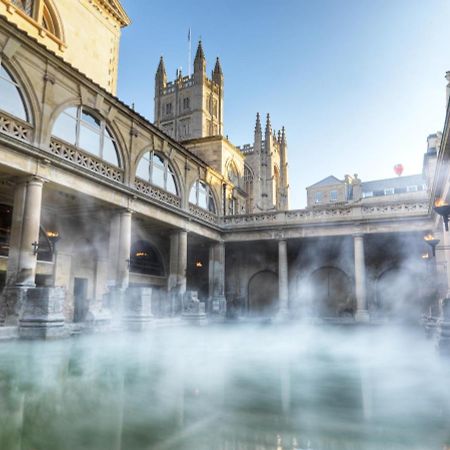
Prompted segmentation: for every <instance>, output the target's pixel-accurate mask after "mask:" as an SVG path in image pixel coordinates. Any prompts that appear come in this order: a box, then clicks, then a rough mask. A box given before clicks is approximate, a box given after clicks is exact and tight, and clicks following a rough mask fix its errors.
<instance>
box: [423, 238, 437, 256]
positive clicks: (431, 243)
mask: <svg viewBox="0 0 450 450" xmlns="http://www.w3.org/2000/svg"><path fill="white" fill-rule="evenodd" d="M424 240H425V242H426V243H427V244H428V245H429V246H430V247H431V250H432V252H433V258H434V257H435V256H436V246H437V245H438V244H439V239H436V238H435V237H434V236H433V235H432V234H427V235H426V236H425V237H424Z"/></svg>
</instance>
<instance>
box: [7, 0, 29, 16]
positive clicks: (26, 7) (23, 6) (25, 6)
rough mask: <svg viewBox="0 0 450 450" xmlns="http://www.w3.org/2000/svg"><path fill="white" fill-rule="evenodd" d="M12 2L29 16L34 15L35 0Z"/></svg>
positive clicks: (15, 0) (16, 0) (12, 0)
mask: <svg viewBox="0 0 450 450" xmlns="http://www.w3.org/2000/svg"><path fill="white" fill-rule="evenodd" d="M11 3H12V4H13V5H14V6H16V7H17V8H19V9H20V10H21V11H23V12H24V13H25V14H26V15H27V16H30V17H33V9H34V8H33V7H34V0H11Z"/></svg>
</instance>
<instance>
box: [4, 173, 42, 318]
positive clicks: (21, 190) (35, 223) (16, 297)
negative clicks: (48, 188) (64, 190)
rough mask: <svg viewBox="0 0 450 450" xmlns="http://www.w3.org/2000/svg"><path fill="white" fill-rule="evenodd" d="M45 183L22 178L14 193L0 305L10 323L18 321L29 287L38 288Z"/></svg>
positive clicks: (34, 178) (39, 180) (39, 179)
mask: <svg viewBox="0 0 450 450" xmlns="http://www.w3.org/2000/svg"><path fill="white" fill-rule="evenodd" d="M43 184H44V181H43V180H42V179H41V178H38V177H28V178H25V179H21V180H20V181H19V182H18V183H17V185H16V189H15V193H14V205H13V217H12V224H11V237H10V250H9V257H8V268H7V277H6V287H5V289H4V292H3V296H2V303H1V308H0V317H2V318H3V319H6V322H7V323H11V324H16V323H17V318H18V315H19V311H20V308H21V305H22V302H23V300H24V298H25V295H26V292H27V290H28V289H30V288H34V287H35V277H36V264H37V248H38V242H39V229H40V222H41V204H42V189H43ZM33 244H34V245H33Z"/></svg>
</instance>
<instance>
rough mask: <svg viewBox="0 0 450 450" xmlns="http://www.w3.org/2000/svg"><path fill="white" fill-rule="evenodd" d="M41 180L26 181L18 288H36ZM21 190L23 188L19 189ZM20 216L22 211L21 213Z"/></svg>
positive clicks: (17, 279)
mask: <svg viewBox="0 0 450 450" xmlns="http://www.w3.org/2000/svg"><path fill="white" fill-rule="evenodd" d="M43 185H44V183H43V181H42V180H41V179H40V178H36V177H32V178H29V179H28V180H27V181H26V194H25V201H24V202H23V215H22V232H21V239H20V244H19V254H18V256H19V257H18V265H17V276H16V285H17V286H27V287H34V286H35V283H34V278H35V275H36V262H37V255H36V254H34V249H33V245H32V244H33V243H34V242H36V243H38V242H39V227H40V224H41V203H42V187H43ZM19 189H20V190H21V188H20V187H19ZM19 214H20V211H19Z"/></svg>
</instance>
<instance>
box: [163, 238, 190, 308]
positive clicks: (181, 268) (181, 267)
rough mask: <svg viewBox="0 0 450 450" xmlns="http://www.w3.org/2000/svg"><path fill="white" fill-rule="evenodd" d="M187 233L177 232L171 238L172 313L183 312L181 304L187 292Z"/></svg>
mask: <svg viewBox="0 0 450 450" xmlns="http://www.w3.org/2000/svg"><path fill="white" fill-rule="evenodd" d="M186 267H187V231H185V230H180V231H175V232H174V233H172V234H171V236H170V263H169V277H168V280H167V292H168V299H169V301H170V313H171V314H172V315H174V314H177V313H179V312H181V303H182V299H183V296H184V294H185V292H186Z"/></svg>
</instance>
